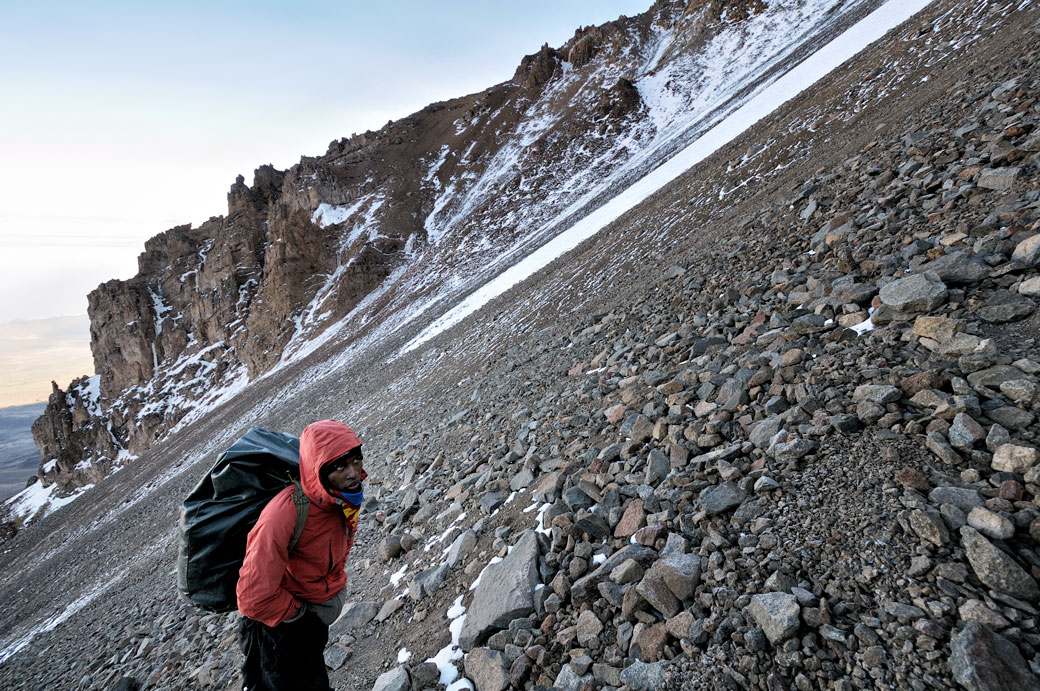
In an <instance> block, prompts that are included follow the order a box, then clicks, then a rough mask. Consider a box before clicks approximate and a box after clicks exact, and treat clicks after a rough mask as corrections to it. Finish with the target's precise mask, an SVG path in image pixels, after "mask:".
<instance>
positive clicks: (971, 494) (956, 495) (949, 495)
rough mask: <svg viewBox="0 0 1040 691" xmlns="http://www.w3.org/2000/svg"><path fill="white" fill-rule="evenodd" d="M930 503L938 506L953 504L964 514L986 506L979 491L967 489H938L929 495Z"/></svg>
mask: <svg viewBox="0 0 1040 691" xmlns="http://www.w3.org/2000/svg"><path fill="white" fill-rule="evenodd" d="M928 501H930V502H931V503H933V504H936V505H942V504H953V505H954V506H956V507H957V508H959V509H961V510H962V511H964V513H968V512H969V511H971V510H972V509H973V508H975V507H976V506H985V505H986V502H985V500H983V498H982V495H981V494H979V492H978V490H974V489H970V488H967V487H936V488H935V489H933V490H932V491H931V492H929V493H928Z"/></svg>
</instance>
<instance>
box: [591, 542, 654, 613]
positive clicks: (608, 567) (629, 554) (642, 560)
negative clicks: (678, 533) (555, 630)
mask: <svg viewBox="0 0 1040 691" xmlns="http://www.w3.org/2000/svg"><path fill="white" fill-rule="evenodd" d="M629 559H631V560H632V561H634V562H636V563H637V564H639V565H640V566H641V567H643V568H647V567H649V566H650V564H652V563H653V562H654V561H655V560H656V559H657V550H655V549H652V548H650V547H644V546H643V545H632V544H629V545H625V546H624V547H622V548H621V549H619V550H618V551H616V552H614V554H612V555H610V556H609V557H607V560H606V561H605V562H603V563H602V564H600V565H599V567H598V568H597V569H596V570H595V571H593V572H592V573H590V574H588V575H586V576H582V577H581V578H579V579H578V580H577V581H575V582H574V584H573V585H572V586H571V599H572V600H575V601H581V600H584V599H585V598H587V597H589V596H595V594H596V593H597V592H598V591H597V590H596V588H597V586H598V585H599V584H600V583H602V582H603V581H605V580H607V578H609V577H610V574H611V572H612V571H613V570H614V569H615V568H617V567H618V566H620V565H621V564H623V563H625V562H626V561H628V560H629Z"/></svg>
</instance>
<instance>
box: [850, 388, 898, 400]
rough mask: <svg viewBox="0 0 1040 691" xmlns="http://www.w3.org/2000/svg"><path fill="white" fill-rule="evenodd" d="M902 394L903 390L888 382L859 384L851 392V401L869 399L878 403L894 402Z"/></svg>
mask: <svg viewBox="0 0 1040 691" xmlns="http://www.w3.org/2000/svg"><path fill="white" fill-rule="evenodd" d="M902 395H903V392H902V391H900V390H899V389H898V388H896V387H894V386H890V385H888V384H860V385H859V386H857V387H856V390H855V391H854V392H853V393H852V401H853V402H854V403H859V402H860V401H870V402H871V403H877V404H879V405H885V404H886V403H895V402H896V401H898V400H899V399H900V398H901V397H902Z"/></svg>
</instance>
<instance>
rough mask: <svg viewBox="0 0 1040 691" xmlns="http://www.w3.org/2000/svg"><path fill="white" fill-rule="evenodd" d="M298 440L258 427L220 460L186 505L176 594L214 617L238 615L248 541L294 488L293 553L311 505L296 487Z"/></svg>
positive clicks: (291, 548) (235, 444)
mask: <svg viewBox="0 0 1040 691" xmlns="http://www.w3.org/2000/svg"><path fill="white" fill-rule="evenodd" d="M299 475H300V440H299V439H298V438H297V437H294V436H292V435H291V434H283V433H282V432H272V431H270V430H266V429H260V428H259V427H254V428H253V429H251V430H249V431H248V432H246V434H245V435H243V436H242V438H241V439H239V440H238V441H236V442H235V443H234V444H232V445H231V446H230V447H229V448H228V449H227V450H226V451H224V452H223V453H222V454H220V457H219V458H218V459H217V462H216V463H215V464H214V465H213V467H212V468H211V469H210V471H209V472H208V473H206V476H205V477H204V478H202V481H201V482H199V484H198V485H197V486H196V487H195V489H193V490H192V491H191V494H189V495H188V498H187V499H185V500H184V505H183V508H182V510H181V517H180V549H179V551H178V554H177V590H179V591H180V592H181V594H182V595H184V596H185V597H187V598H188V599H189V600H191V602H192V603H193V604H195V605H196V606H198V607H201V608H202V609H205V610H208V611H210V612H230V611H232V610H235V609H238V599H237V596H236V594H235V586H236V585H237V583H238V572H239V569H240V568H241V567H242V560H243V559H244V558H245V554H246V537H247V536H248V535H249V531H250V530H251V529H252V528H253V525H254V524H255V523H256V521H257V519H258V518H259V517H260V512H261V511H263V509H264V506H266V505H267V502H269V501H270V500H271V499H272V498H273V497H274V496H275V495H276V494H278V493H279V492H281V491H282V490H283V489H285V488H286V487H287V486H288V485H290V484H295V486H296V490H295V491H294V492H293V503H294V504H295V505H296V529H295V530H294V531H293V536H292V540H291V541H290V542H289V551H290V552H291V551H292V550H293V548H294V547H296V543H297V542H298V541H299V539H300V534H301V533H302V532H303V525H304V523H305V522H306V521H307V514H308V512H309V509H310V502H309V501H308V499H307V495H306V494H304V493H303V489H302V488H301V487H300V483H299V482H298V481H297V478H299Z"/></svg>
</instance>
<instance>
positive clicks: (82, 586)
mask: <svg viewBox="0 0 1040 691" xmlns="http://www.w3.org/2000/svg"><path fill="white" fill-rule="evenodd" d="M1038 34H1040V12H1038V11H1037V8H1036V7H1034V6H1032V5H1031V4H1022V3H985V2H978V3H965V2H952V1H951V2H943V1H939V2H936V3H933V4H932V5H931V6H929V8H928V9H926V10H925V11H924V12H923V13H922V14H921V15H920V16H919V17H917V18H915V20H913V21H912V22H910V23H909V25H908V26H904V27H901V28H900V29H899V30H898V31H897V32H895V33H894V34H892V35H890V36H889V37H887V38H886V39H885V40H883V41H881V42H879V43H878V44H876V45H875V46H873V47H872V48H871V49H869V50H868V51H866V52H865V53H864V54H862V55H860V56H859V57H857V58H856V59H855V60H854V61H853V62H852V63H850V64H848V65H847V66H845V68H844V69H843V70H841V71H840V73H835V74H833V75H831V76H830V77H829V78H827V79H826V80H824V81H823V82H821V83H820V84H819V85H818V87H817V88H815V89H814V90H813V92H812V93H811V94H806V95H803V96H802V97H799V98H798V99H796V100H795V101H792V102H791V103H789V104H788V105H786V106H785V107H784V108H782V109H781V110H780V111H778V112H777V113H776V114H774V115H773V116H772V117H770V118H768V119H767V120H766V121H764V122H762V123H760V124H759V125H758V126H756V127H755V128H753V129H752V130H751V131H749V132H748V133H746V135H745V136H744V137H743V138H741V139H740V140H738V141H736V142H734V143H733V144H732V145H730V146H728V147H726V148H725V149H723V150H722V151H720V152H719V153H718V154H717V155H715V156H713V157H711V158H710V159H708V160H707V161H705V162H704V164H702V165H700V166H697V167H695V168H694V169H692V170H690V171H689V172H688V173H687V174H686V175H685V176H683V177H682V178H680V179H679V180H678V181H677V182H676V183H675V184H673V185H671V186H669V187H668V188H666V189H664V190H662V191H661V192H660V193H659V194H658V195H656V196H655V197H654V198H652V199H651V200H649V201H648V202H647V203H646V204H643V205H641V206H640V207H638V208H637V209H635V210H633V212H631V213H630V214H628V215H627V216H625V217H623V218H622V219H620V220H619V221H618V222H616V223H615V224H613V225H612V226H611V227H610V228H609V229H607V230H606V231H604V232H603V233H602V234H601V235H600V236H597V237H596V238H595V239H594V240H593V241H590V242H587V243H585V244H584V245H583V246H582V247H580V248H579V249H578V250H577V251H575V252H573V253H571V254H570V255H568V256H566V257H565V258H563V259H561V260H560V261H558V262H556V263H555V264H553V265H552V266H551V267H550V268H549V270H547V271H545V272H543V273H541V274H539V275H538V276H536V277H534V278H533V279H532V280H530V281H527V282H525V283H523V284H521V285H520V286H518V287H517V288H515V289H514V290H513V291H511V292H510V293H508V294H507V295H505V296H504V297H503V298H501V299H499V300H497V301H496V302H494V303H492V304H491V305H490V306H489V307H488V308H487V309H485V310H484V311H483V312H482V313H480V314H478V315H475V316H474V317H472V318H470V319H469V320H467V321H466V322H464V323H463V324H461V325H460V326H459V327H457V328H455V329H453V330H452V331H450V332H448V333H447V334H444V335H442V336H441V337H439V338H437V339H435V340H434V341H433V342H432V343H431V344H430V345H429V346H428V347H426V348H424V349H421V350H419V351H416V352H414V353H412V354H409V355H407V356H398V355H397V353H398V352H399V350H398V349H399V347H400V346H401V345H402V344H403V343H405V342H407V339H408V338H409V337H410V336H411V334H412V333H414V330H415V329H414V328H413V329H411V330H405V332H404V333H401V334H398V335H397V337H396V338H395V339H391V340H389V341H387V342H384V343H381V344H380V345H379V346H378V347H373V348H372V349H370V350H368V351H364V353H363V355H365V357H364V358H358V357H353V358H347V357H345V356H344V354H347V355H349V354H351V353H354V354H356V351H351V350H350V348H346V349H344V348H343V347H342V346H338V345H336V344H334V343H327V344H325V345H324V346H323V347H322V348H319V349H317V350H315V351H314V352H313V354H312V355H311V356H309V358H308V359H305V360H301V361H300V362H298V363H292V364H290V365H289V366H287V367H286V368H285V369H284V370H280V371H278V372H276V373H274V374H273V375H271V376H270V377H268V378H266V379H263V380H261V381H258V382H256V383H255V384H254V385H252V386H250V387H249V388H248V389H246V390H245V391H244V392H243V393H242V394H241V395H240V396H238V397H236V398H235V399H234V400H232V401H230V402H229V403H228V404H227V405H225V406H224V407H222V408H221V409H219V410H218V411H216V412H215V413H214V414H213V415H212V416H210V417H207V418H206V419H202V420H199V421H198V422H196V423H194V424H192V425H191V426H190V427H188V428H186V429H184V430H182V431H179V432H176V433H174V434H172V435H171V436H170V438H169V440H168V441H167V442H166V443H164V444H161V445H159V446H157V447H155V448H153V449H151V450H150V451H149V452H148V453H147V454H146V455H145V456H143V457H142V459H140V461H139V462H138V463H135V464H132V465H129V466H127V467H126V468H125V469H124V470H123V471H121V472H119V473H117V474H115V475H113V476H111V477H109V478H107V479H106V480H105V481H103V482H101V483H100V484H99V485H98V487H97V488H96V489H95V490H92V491H91V493H89V494H87V495H85V496H84V498H83V499H81V500H80V501H77V502H76V503H74V504H73V505H71V506H70V507H69V508H67V509H64V510H62V511H61V512H58V513H57V514H55V515H53V516H48V517H47V518H45V519H43V520H41V521H39V522H38V523H34V524H33V525H31V526H30V527H29V528H28V529H27V530H25V531H23V532H22V533H20V534H19V535H18V536H16V537H15V538H14V540H13V541H12V542H11V543H9V545H10V549H9V551H8V552H6V553H5V560H4V562H5V563H4V564H3V565H2V566H0V583H2V584H3V585H2V586H0V588H2V589H3V590H2V592H3V593H4V597H5V601H8V602H16V603H17V604H18V606H17V607H12V608H7V609H6V610H5V611H4V612H3V613H0V630H2V631H5V632H8V633H7V634H5V636H4V637H3V639H2V645H3V651H4V652H3V653H2V658H3V661H2V662H0V679H3V681H4V684H5V686H6V687H10V688H37V687H40V686H42V687H44V688H65V687H68V686H70V685H75V684H78V685H79V686H80V687H84V688H109V687H111V686H113V685H114V684H116V683H117V681H119V680H120V679H125V680H129V679H132V680H134V682H135V683H139V684H140V685H142V686H144V687H146V688H171V689H172V688H232V687H233V685H234V683H235V679H236V677H235V674H236V672H235V664H236V660H237V652H236V650H235V649H234V645H233V640H234V625H235V620H234V617H232V616H214V615H209V616H200V613H198V612H196V611H194V610H192V609H191V607H190V606H188V605H186V604H184V603H182V602H180V601H178V600H177V599H176V597H175V595H174V593H173V576H172V565H173V560H174V559H175V553H176V546H175V544H174V540H173V520H174V519H173V516H174V515H175V511H176V506H177V502H178V500H179V498H180V497H182V496H183V495H184V494H185V493H186V492H187V490H188V488H190V486H191V485H192V484H193V483H194V481H195V479H196V478H197V477H198V476H199V475H200V474H201V472H203V471H204V468H205V467H206V466H207V465H208V463H209V459H211V458H212V456H213V454H214V453H215V452H216V450H217V449H219V448H220V447H221V446H223V445H226V443H227V441H228V440H229V439H231V438H233V437H234V436H235V435H236V434H237V433H238V432H239V431H241V430H242V429H243V428H244V427H246V426H248V425H249V424H254V423H256V424H263V425H266V426H269V427H273V428H277V429H284V430H286V431H294V432H295V431H299V429H300V428H302V426H303V425H304V424H306V423H307V422H309V421H310V420H312V419H315V418H319V417H323V416H326V415H331V416H336V417H339V418H342V419H345V420H348V421H351V422H352V423H355V422H356V424H357V425H358V427H359V428H360V430H361V432H362V437H363V438H364V439H365V444H366V448H367V449H368V454H367V458H369V459H370V461H369V472H370V476H371V477H370V481H369V486H368V487H367V490H366V491H367V495H368V500H367V502H366V506H365V510H364V512H363V519H362V524H361V528H360V530H359V539H358V542H357V544H356V546H355V552H354V553H353V554H352V557H351V561H350V567H349V568H350V569H351V571H350V580H349V584H348V588H350V593H351V599H352V600H353V601H354V602H353V604H352V606H351V607H350V608H349V610H348V611H347V613H346V614H345V615H344V617H343V618H342V619H341V620H340V622H338V623H337V625H336V626H335V627H334V632H333V639H332V641H331V643H332V644H331V645H330V647H329V649H328V651H327V654H326V660H327V662H328V664H329V666H330V668H331V669H332V670H333V672H332V675H333V681H334V683H335V685H336V686H337V687H338V688H345V689H370V688H383V689H385V688H401V689H408V688H412V689H426V688H437V682H438V681H440V680H438V679H437V677H436V673H435V672H434V670H433V669H432V668H431V666H430V665H429V664H426V663H425V662H424V661H426V660H427V659H430V658H433V657H434V656H435V655H436V654H437V653H438V652H439V651H444V653H443V654H445V656H457V660H456V664H458V666H459V667H460V670H462V671H463V672H464V673H465V675H466V676H467V677H469V678H470V679H472V680H473V681H474V682H475V683H476V685H477V687H478V688H480V689H503V688H508V687H509V685H510V684H512V686H513V687H515V688H538V687H541V688H547V687H550V686H555V687H557V688H566V689H579V688H605V689H620V688H628V689H649V688H668V687H671V688H764V689H777V688H796V689H808V688H834V689H849V688H881V687H888V688H892V687H894V688H913V689H927V688H942V689H946V688H957V687H958V686H960V687H964V688H969V689H998V688H1006V689H1018V688H1040V680H1038V677H1037V673H1038V672H1040V657H1038V656H1037V652H1036V651H1037V647H1038V644H1040V628H1038V618H1037V617H1038V613H1037V606H1038V603H1040V590H1038V586H1037V579H1038V578H1040V556H1038V552H1037V545H1038V539H1040V521H1038V519H1040V507H1038V503H1037V497H1038V496H1040V481H1038V476H1037V468H1038V467H1040V464H1038V452H1037V445H1038V438H1037V437H1038V434H1040V425H1038V423H1037V419H1036V415H1037V412H1038V411H1040V398H1038V396H1037V390H1036V384H1037V376H1038V373H1040V362H1038V359H1037V356H1036V352H1037V351H1036V343H1037V338H1038V330H1037V326H1038V324H1040V314H1038V312H1037V310H1036V306H1037V305H1036V299H1037V295H1038V281H1040V268H1038V266H1040V223H1038V219H1040V177H1038V173H1040V142H1038V138H1037V136H1038V133H1037V131H1036V129H1035V127H1036V123H1037V121H1038V119H1040V80H1038V79H1037V78H1036V74H1038V70H1037V66H1038V63H1040V51H1038V50H1037V49H1036V47H1035V44H1036V40H1035V39H1036V36H1037V35H1038ZM88 498H89V499H88ZM70 512H75V515H76V517H77V519H78V520H77V524H76V526H75V527H72V528H71V529H70V525H69V521H68V518H67V517H66V516H63V515H62V514H67V515H68V514H69V513H70ZM535 528H537V529H538V531H537V532H535V531H534V530H533V529H535ZM496 556H498V557H501V558H503V559H504V561H503V562H502V563H501V565H492V566H490V567H488V564H489V562H491V561H492V560H493V557H496ZM485 567H487V571H484V569H485ZM482 572H484V575H483V576H482V577H481V579H480V585H478V586H477V587H476V588H474V589H472V590H471V588H470V586H471V584H473V582H474V580H475V579H476V578H477V576H478V575H480V574H481V573H482ZM502 586H508V587H506V588H505V589H504V591H503V590H501V589H500V588H502ZM457 605H458V606H461V607H465V608H466V610H465V619H461V618H460V617H459V616H458V614H459V611H458V607H457ZM451 617H454V618H451ZM453 635H454V636H456V639H455V640H456V641H457V643H458V645H457V646H455V647H452V646H451V642H452V638H453ZM88 639H89V640H91V641H92V643H93V645H92V647H91V648H90V649H89V650H84V646H83V641H84V640H88ZM402 648H406V649H407V650H408V651H409V652H410V653H411V655H412V657H411V659H410V660H408V661H407V662H405V663H404V664H401V665H398V664H397V662H396V660H397V659H398V657H397V655H398V651H399V650H401V649H402ZM384 674H385V676H381V675H384ZM70 680H72V682H71V684H70ZM444 681H448V680H444ZM124 683H125V684H126V685H127V686H130V685H131V684H130V682H129V681H124Z"/></svg>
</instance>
